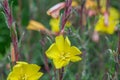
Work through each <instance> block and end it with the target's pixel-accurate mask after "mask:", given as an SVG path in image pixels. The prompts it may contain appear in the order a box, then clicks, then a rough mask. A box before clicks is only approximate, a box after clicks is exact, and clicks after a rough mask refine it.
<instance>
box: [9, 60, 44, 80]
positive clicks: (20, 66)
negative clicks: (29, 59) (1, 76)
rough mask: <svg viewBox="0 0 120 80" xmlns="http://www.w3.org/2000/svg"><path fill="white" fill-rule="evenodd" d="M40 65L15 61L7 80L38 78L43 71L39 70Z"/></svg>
mask: <svg viewBox="0 0 120 80" xmlns="http://www.w3.org/2000/svg"><path fill="white" fill-rule="evenodd" d="M40 68H41V67H39V66H38V65H36V64H28V63H26V62H17V64H16V65H15V66H14V67H13V70H12V72H10V74H9V75H8V77H7V80H38V79H39V78H40V77H41V76H42V75H43V73H42V72H39V70H40Z"/></svg>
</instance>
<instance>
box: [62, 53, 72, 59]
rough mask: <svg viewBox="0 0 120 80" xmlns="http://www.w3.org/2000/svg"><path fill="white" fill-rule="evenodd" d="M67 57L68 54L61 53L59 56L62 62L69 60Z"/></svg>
mask: <svg viewBox="0 0 120 80" xmlns="http://www.w3.org/2000/svg"><path fill="white" fill-rule="evenodd" d="M69 57H70V53H65V52H62V53H61V55H60V59H62V60H66V59H69Z"/></svg>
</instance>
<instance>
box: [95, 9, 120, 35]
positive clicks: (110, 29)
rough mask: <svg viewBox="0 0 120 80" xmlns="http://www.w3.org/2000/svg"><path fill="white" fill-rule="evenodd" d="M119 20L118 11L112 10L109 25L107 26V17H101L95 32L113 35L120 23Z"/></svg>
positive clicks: (110, 10)
mask: <svg viewBox="0 0 120 80" xmlns="http://www.w3.org/2000/svg"><path fill="white" fill-rule="evenodd" d="M118 19H119V13H118V12H117V10H116V9H114V8H110V9H109V16H108V25H106V24H105V17H104V16H100V18H99V20H98V22H97V24H96V26H95V31H97V32H104V33H108V34H113V33H114V31H115V27H116V25H117V24H118V23H119V21H118Z"/></svg>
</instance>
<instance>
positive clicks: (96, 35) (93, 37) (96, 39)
mask: <svg viewBox="0 0 120 80" xmlns="http://www.w3.org/2000/svg"><path fill="white" fill-rule="evenodd" d="M92 40H93V41H94V42H96V43H97V42H99V34H98V32H97V31H94V33H93V35H92Z"/></svg>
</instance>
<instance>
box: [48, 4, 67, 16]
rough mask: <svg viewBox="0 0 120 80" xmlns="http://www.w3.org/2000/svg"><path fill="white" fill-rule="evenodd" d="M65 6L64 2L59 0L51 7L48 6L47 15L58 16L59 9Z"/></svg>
mask: <svg viewBox="0 0 120 80" xmlns="http://www.w3.org/2000/svg"><path fill="white" fill-rule="evenodd" d="M64 7H65V2H60V3H58V4H56V5H54V6H53V7H52V8H50V9H49V10H48V11H47V14H48V15H51V16H52V17H53V18H58V17H59V14H60V10H61V9H63V8H64Z"/></svg>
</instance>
